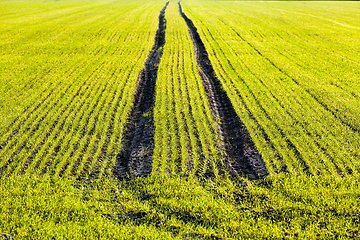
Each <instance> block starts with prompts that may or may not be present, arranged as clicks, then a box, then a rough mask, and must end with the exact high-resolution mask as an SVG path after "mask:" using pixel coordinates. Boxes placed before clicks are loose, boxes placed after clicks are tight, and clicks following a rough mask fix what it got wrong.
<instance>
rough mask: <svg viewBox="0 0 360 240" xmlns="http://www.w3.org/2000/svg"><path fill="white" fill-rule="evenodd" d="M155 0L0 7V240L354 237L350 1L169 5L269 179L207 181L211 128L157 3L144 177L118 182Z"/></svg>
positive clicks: (355, 112) (179, 40)
mask: <svg viewBox="0 0 360 240" xmlns="http://www.w3.org/2000/svg"><path fill="white" fill-rule="evenodd" d="M164 4H165V2H164V1H150V2H144V1H75V2H74V1H32V2H31V3H29V1H27V0H24V1H1V2H0V51H1V55H0V65H1V68H0V237H3V236H5V235H1V234H10V235H11V236H14V237H15V238H16V239H53V238H58V239H84V238H85V239H154V238H157V239H216V238H219V239H249V238H250V239H284V238H289V239H315V238H317V239H348V238H359V236H360V235H359V226H360V212H359V209H360V206H359V205H360V200H359V199H360V190H359V189H360V182H359V174H360V168H359V167H360V159H359V156H360V152H359V151H360V150H359V149H360V135H359V134H360V129H359V126H360V119H359V117H358V116H359V115H360V112H359V109H360V108H359V107H360V101H359V98H360V95H359V92H360V85H359V80H360V72H359V69H360V68H359V60H358V53H359V52H360V42H359V39H360V36H359V31H358V30H359V28H360V23H359V22H358V21H357V20H358V19H359V17H360V5H359V3H357V2H232V1H221V2H215V1H183V2H182V6H183V11H184V12H185V14H186V15H187V16H188V17H189V18H190V19H192V21H193V22H194V24H195V26H196V27H197V28H198V32H199V34H200V36H201V38H202V40H203V42H204V44H205V46H206V49H207V51H208V52H209V58H210V60H211V61H212V64H213V66H214V69H215V72H216V75H217V77H218V78H219V79H220V81H221V82H222V84H223V86H224V89H225V90H226V91H227V93H228V95H229V97H230V99H231V101H232V103H233V105H234V106H235V109H236V111H237V113H238V115H239V116H240V118H241V119H242V120H243V122H244V123H245V125H246V126H247V128H248V129H249V131H250V133H251V136H252V138H253V140H254V142H255V144H256V146H257V148H258V149H259V151H260V152H261V154H262V156H263V158H264V160H265V162H266V165H267V167H268V169H269V171H270V173H271V175H270V176H269V177H267V178H266V179H264V180H260V181H249V180H247V179H243V178H239V179H228V178H227V176H226V175H220V176H217V171H218V168H217V167H218V166H221V160H222V153H221V152H222V147H221V145H222V143H221V139H220V137H219V134H218V132H217V124H218V122H219V119H214V117H213V116H212V114H211V111H210V108H209V105H208V100H207V98H206V94H205V91H204V88H203V85H202V83H201V79H200V76H199V74H198V69H197V66H196V61H195V54H194V49H193V45H192V42H191V39H190V36H189V33H188V30H187V26H186V24H185V22H184V21H183V19H182V18H181V17H180V15H179V13H178V9H177V3H176V2H170V4H169V6H168V8H167V10H166V13H165V18H166V19H167V28H166V44H165V45H164V47H163V49H162V50H163V56H162V59H161V62H160V65H159V72H158V78H157V86H156V95H155V97H156V103H155V108H154V117H155V128H156V130H155V131H156V132H155V148H154V156H153V159H154V162H153V170H154V171H153V174H152V175H151V176H148V177H146V178H136V179H131V180H127V181H118V180H116V179H115V178H114V177H113V176H112V169H113V165H114V163H115V161H116V154H117V153H118V152H119V151H120V149H121V139H122V134H123V130H124V127H125V125H126V123H127V122H128V121H129V120H128V115H129V112H130V110H131V108H132V105H133V102H132V101H133V92H134V88H135V83H136V80H137V77H138V74H139V72H140V70H141V69H142V68H143V63H144V62H145V59H146V57H147V55H148V53H149V52H150V50H151V47H152V45H153V43H154V36H155V31H156V29H157V24H158V16H159V11H160V10H161V8H162V7H163V6H164ZM146 114H148V113H146ZM304 162H305V163H306V164H307V165H308V166H309V172H310V173H311V176H309V174H308V173H307V172H306V171H303V170H304ZM285 166H286V169H287V170H288V171H287V172H284V171H283V170H284V169H285ZM206 171H209V172H211V173H214V174H213V175H214V176H216V177H214V178H204V177H203V176H204V173H205V172H206ZM93 173H96V174H95V175H96V176H97V177H96V178H92V177H90V178H89V175H90V176H93V175H94V174H93ZM339 173H340V174H339Z"/></svg>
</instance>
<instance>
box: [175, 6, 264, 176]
mask: <svg viewBox="0 0 360 240" xmlns="http://www.w3.org/2000/svg"><path fill="white" fill-rule="evenodd" d="M178 4H179V12H180V15H181V16H182V17H183V18H184V20H185V22H186V24H187V25H188V28H189V33H190V36H191V38H192V40H193V44H194V50H195V53H196V59H197V64H198V68H199V73H200V76H201V78H202V80H203V83H204V87H205V90H206V92H207V95H208V96H207V97H208V99H209V103H210V105H211V109H212V111H213V114H214V117H215V118H216V119H220V125H219V128H220V129H219V131H220V134H221V137H222V139H223V141H224V143H225V145H224V147H225V151H226V155H227V156H226V158H227V159H226V162H227V164H228V165H229V170H230V172H231V174H232V175H235V176H246V177H248V178H249V179H259V178H263V177H265V176H267V175H268V174H269V172H268V170H267V168H266V166H265V162H264V160H263V159H262V157H261V155H260V153H259V151H258V150H257V149H256V147H255V144H254V143H253V141H252V139H251V136H250V134H249V131H248V130H247V129H246V127H245V125H244V123H243V122H242V121H241V119H240V118H239V116H238V115H237V114H236V111H235V109H234V107H233V105H232V103H231V101H230V98H229V97H228V95H227V94H226V92H225V91H224V89H223V88H222V86H221V82H220V81H219V80H218V79H217V77H216V76H215V71H214V69H213V67H212V64H211V62H210V60H209V57H208V53H207V51H206V48H205V45H204V43H203V42H202V40H201V38H200V35H199V34H198V32H197V28H196V27H195V26H194V24H193V22H192V21H191V20H190V19H189V18H188V17H187V16H186V15H185V14H184V12H183V11H182V8H181V4H180V2H179V3H178Z"/></svg>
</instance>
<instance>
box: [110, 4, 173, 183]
mask: <svg viewBox="0 0 360 240" xmlns="http://www.w3.org/2000/svg"><path fill="white" fill-rule="evenodd" d="M168 4H169V2H167V3H166V4H165V6H164V7H163V9H162V10H161V11H160V15H159V25H158V26H159V27H158V30H157V31H156V35H155V44H154V46H153V48H152V50H151V52H150V54H149V56H148V58H147V59H146V61H145V64H144V68H143V69H142V70H141V71H140V74H139V77H138V81H137V84H136V88H135V93H134V107H133V110H132V111H131V113H130V122H129V123H128V126H127V129H126V131H125V133H124V138H123V148H122V150H121V152H120V153H119V154H118V155H117V157H116V158H117V159H116V164H115V166H114V170H113V171H114V174H115V175H116V176H117V177H119V178H126V177H130V176H131V177H132V176H144V175H149V174H150V173H151V171H152V155H153V150H154V133H155V126H154V105H155V86H156V78H157V72H158V65H159V63H160V60H161V56H162V53H163V46H164V45H165V29H166V19H165V10H166V7H167V6H168Z"/></svg>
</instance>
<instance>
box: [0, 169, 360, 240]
mask: <svg viewBox="0 0 360 240" xmlns="http://www.w3.org/2000/svg"><path fill="white" fill-rule="evenodd" d="M359 187H360V186H359V180H358V179H357V178H355V177H348V178H340V177H333V178H331V177H295V178H289V177H287V176H284V175H276V176H271V177H269V178H268V179H267V180H265V181H260V182H246V181H230V180H228V179H218V180H216V181H211V180H198V179H197V178H182V177H178V176H173V177H170V176H153V177H148V178H138V179H136V180H132V181H130V182H116V181H114V180H110V179H108V180H106V179H103V180H101V181H96V182H77V181H74V180H73V179H67V178H62V179H57V178H52V177H44V178H39V177H35V176H33V177H31V178H28V177H26V176H16V177H11V178H7V179H2V180H1V182H0V199H1V205H0V217H1V219H2V221H1V222H0V232H1V233H8V234H11V235H12V236H15V237H16V238H18V239H27V238H28V239H34V238H39V239H40V238H41V239H47V238H53V237H55V238H59V239H66V238H75V239H80V238H86V239H95V238H97V239H99V238H100V239H113V238H130V239H141V238H143V239H144V238H147V239H150V238H151V239H153V238H162V239H167V238H168V239H172V238H176V237H177V238H203V239H211V238H214V237H218V238H221V239H239V238H271V239H282V238H283V237H285V236H286V237H288V238H289V239H293V238H322V239H331V238H333V239H341V238H348V237H351V236H358V235H356V234H358V233H359V221H360V220H359V217H360V215H359V214H360V213H359V208H360V206H359V204H360V203H359V198H360V190H359V189H360V188H359Z"/></svg>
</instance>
